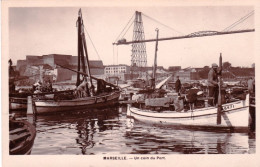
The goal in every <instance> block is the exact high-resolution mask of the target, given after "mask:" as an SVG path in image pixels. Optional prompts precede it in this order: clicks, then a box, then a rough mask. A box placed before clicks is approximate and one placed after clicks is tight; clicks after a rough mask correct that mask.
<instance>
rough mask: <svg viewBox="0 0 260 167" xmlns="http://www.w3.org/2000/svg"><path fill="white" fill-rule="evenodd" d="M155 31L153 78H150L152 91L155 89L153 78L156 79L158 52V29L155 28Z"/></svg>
mask: <svg viewBox="0 0 260 167" xmlns="http://www.w3.org/2000/svg"><path fill="white" fill-rule="evenodd" d="M155 31H156V32H157V35H156V43H155V55H154V65H153V78H152V88H153V89H155V78H156V69H157V51H158V36H159V29H158V28H156V29H155Z"/></svg>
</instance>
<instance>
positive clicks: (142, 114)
mask: <svg viewBox="0 0 260 167" xmlns="http://www.w3.org/2000/svg"><path fill="white" fill-rule="evenodd" d="M223 110H224V111H222V114H221V124H219V125H217V108H216V107H208V108H202V109H195V110H193V112H191V111H187V112H174V111H165V112H155V111H150V110H141V109H138V108H135V107H130V106H129V107H128V115H129V116H132V117H134V118H135V119H137V120H141V121H149V122H150V121H152V122H156V123H159V124H173V125H182V126H189V127H194V126H198V127H214V128H216V127H219V128H238V129H239V128H248V124H249V102H248V98H247V100H244V101H243V100H241V101H237V102H233V103H228V104H223Z"/></svg>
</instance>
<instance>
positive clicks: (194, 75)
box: [174, 68, 200, 82]
mask: <svg viewBox="0 0 260 167" xmlns="http://www.w3.org/2000/svg"><path fill="white" fill-rule="evenodd" d="M177 76H179V79H180V80H181V81H182V82H185V81H186V82H189V81H191V80H199V79H200V77H199V73H198V72H197V70H196V69H194V68H187V69H183V70H179V71H177V72H176V73H175V76H174V80H176V77H177Z"/></svg>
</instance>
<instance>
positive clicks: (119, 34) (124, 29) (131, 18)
mask: <svg viewBox="0 0 260 167" xmlns="http://www.w3.org/2000/svg"><path fill="white" fill-rule="evenodd" d="M134 15H135V14H133V16H132V17H131V18H130V20H129V21H128V23H127V24H126V26H125V27H124V29H123V30H122V31H121V33H120V34H119V35H118V37H117V38H116V40H115V42H117V41H118V39H119V37H120V35H121V34H122V33H123V32H124V30H125V29H126V27H127V25H128V24H129V23H130V21H131V20H132V19H133V17H134ZM132 24H133V22H132V23H131V25H132ZM131 25H130V26H129V27H128V29H127V30H126V32H127V31H128V30H129V28H130V27H131ZM126 32H125V34H126ZM125 34H124V35H123V36H122V37H124V36H125Z"/></svg>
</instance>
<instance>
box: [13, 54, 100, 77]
mask: <svg viewBox="0 0 260 167" xmlns="http://www.w3.org/2000/svg"><path fill="white" fill-rule="evenodd" d="M85 63H86V62H85ZM57 65H63V66H65V67H68V68H71V69H73V70H76V71H77V67H78V57H77V56H72V55H62V54H49V55H43V56H32V55H28V56H26V60H18V61H17V65H16V70H17V71H19V72H20V75H21V76H34V77H32V78H31V79H30V80H33V81H31V82H35V80H38V79H39V75H38V76H37V74H39V73H40V71H39V69H40V67H41V69H42V70H43V75H44V76H46V77H47V76H48V78H50V77H51V76H52V80H54V81H57V82H62V81H69V80H70V81H74V80H76V78H77V73H75V72H73V71H70V70H67V69H64V68H61V67H59V66H57ZM89 66H90V73H91V75H93V76H96V77H99V78H104V65H103V62H102V61H101V60H93V61H92V60H90V61H89Z"/></svg>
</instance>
